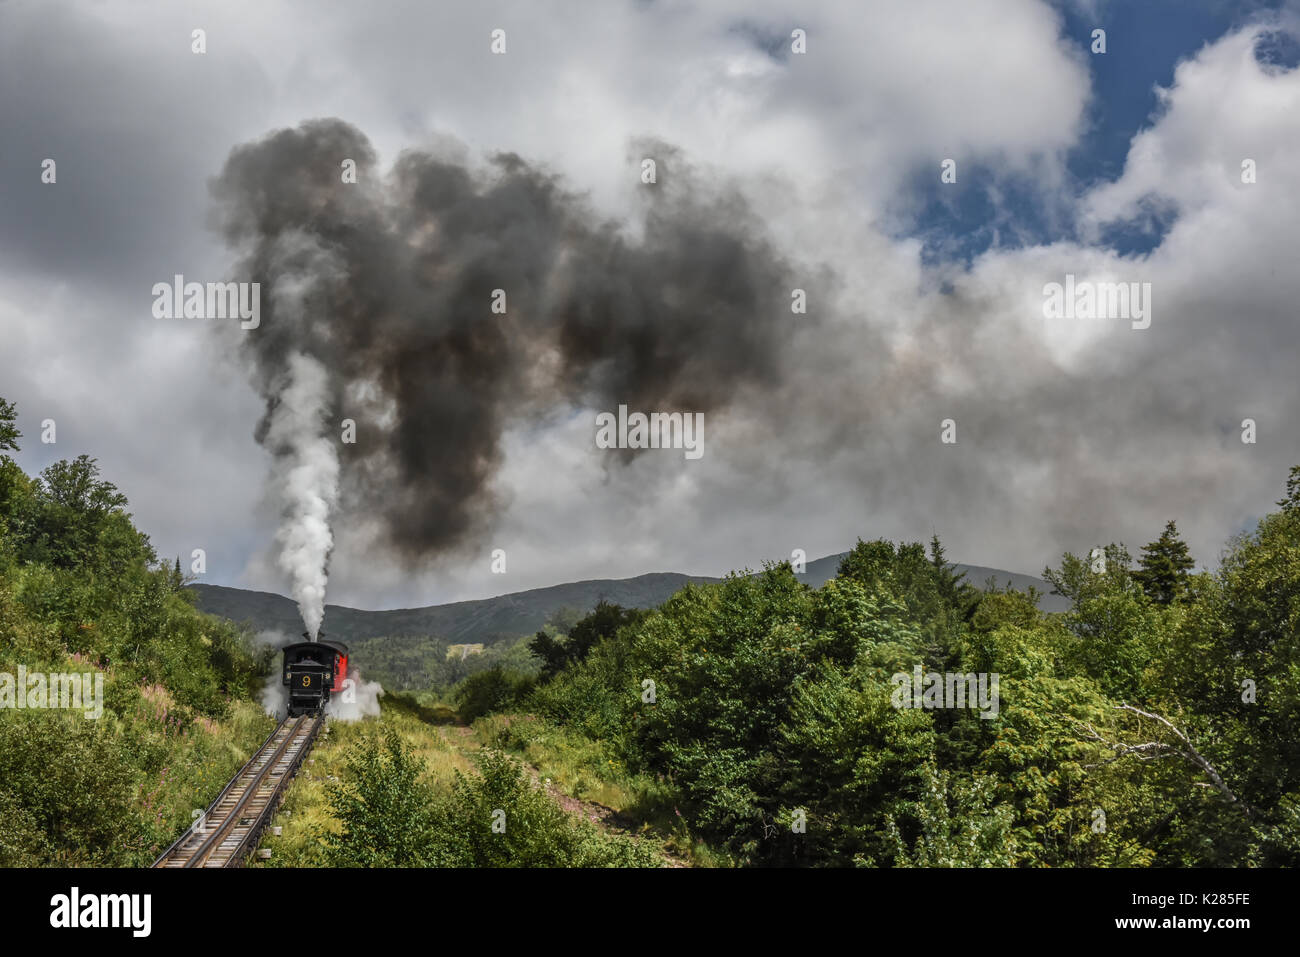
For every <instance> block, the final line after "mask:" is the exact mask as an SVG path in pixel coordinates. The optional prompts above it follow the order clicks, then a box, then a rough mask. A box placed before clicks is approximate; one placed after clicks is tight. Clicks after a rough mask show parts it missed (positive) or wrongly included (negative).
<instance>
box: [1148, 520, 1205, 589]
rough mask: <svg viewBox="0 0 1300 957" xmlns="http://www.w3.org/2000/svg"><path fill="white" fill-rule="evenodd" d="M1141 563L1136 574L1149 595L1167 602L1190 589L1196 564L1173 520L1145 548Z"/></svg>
mask: <svg viewBox="0 0 1300 957" xmlns="http://www.w3.org/2000/svg"><path fill="white" fill-rule="evenodd" d="M1138 564H1139V565H1140V566H1141V567H1140V568H1139V569H1138V570H1137V571H1135V572H1134V573H1133V577H1134V578H1136V579H1137V581H1138V584H1140V585H1141V586H1142V590H1143V591H1144V592H1146V593H1147V596H1148V597H1149V598H1150V599H1151V600H1152V601H1155V602H1159V603H1160V604H1162V605H1168V604H1169V603H1171V602H1172V601H1174V599H1176V598H1178V597H1179V596H1180V595H1182V594H1183V593H1184V592H1185V591H1186V590H1187V583H1188V580H1189V579H1190V577H1191V576H1190V575H1189V574H1188V573H1189V572H1190V571H1191V569H1192V568H1194V567H1195V566H1196V562H1195V561H1194V560H1193V559H1192V555H1191V552H1189V551H1188V550H1187V543H1186V542H1184V541H1183V540H1182V539H1181V538H1179V537H1178V526H1177V525H1176V524H1174V523H1173V522H1172V521H1171V522H1167V523H1166V524H1165V530H1164V532H1162V533H1161V535H1160V537H1159V538H1158V539H1156V540H1155V541H1154V542H1151V543H1149V544H1148V545H1147V546H1146V547H1145V548H1144V549H1143V550H1142V557H1141V558H1140V559H1138Z"/></svg>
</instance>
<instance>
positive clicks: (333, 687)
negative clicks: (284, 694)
mask: <svg viewBox="0 0 1300 957" xmlns="http://www.w3.org/2000/svg"><path fill="white" fill-rule="evenodd" d="M303 637H306V636H305V635H304V636H303ZM347 668H348V648H347V645H345V644H343V643H342V642H340V641H332V640H326V639H324V638H323V637H322V638H321V639H320V640H318V641H300V642H297V643H295V644H292V645H286V646H285V649H284V668H283V672H282V675H281V683H282V684H283V685H285V686H286V687H287V688H288V689H289V714H290V716H293V715H300V714H311V713H314V712H317V711H320V710H321V708H323V707H324V706H325V705H326V703H328V702H329V700H330V694H331V693H332V692H334V691H341V690H342V689H343V680H344V679H345V678H346V677H347Z"/></svg>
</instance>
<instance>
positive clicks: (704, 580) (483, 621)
mask: <svg viewBox="0 0 1300 957" xmlns="http://www.w3.org/2000/svg"><path fill="white" fill-rule="evenodd" d="M846 554H848V553H847V552H841V553H838V554H835V555H827V556H825V557H823V558H819V559H816V560H814V561H811V562H808V563H807V565H806V566H805V571H804V572H802V573H799V574H798V575H797V577H798V578H799V580H800V581H803V582H804V583H806V584H808V585H811V586H812V587H814V588H815V587H820V586H821V585H822V584H824V583H825V582H826V581H828V580H829V579H831V578H833V577H834V576H835V573H836V570H837V569H838V568H839V563H840V561H841V559H843V557H844V556H845V555H846ZM955 568H956V570H957V571H959V572H964V573H965V574H966V581H967V582H968V583H970V584H972V585H974V586H976V587H980V588H982V587H984V585H985V584H986V583H987V582H988V581H989V579H994V580H995V581H996V583H997V584H998V585H999V586H1006V585H1008V584H1009V585H1012V586H1013V587H1015V588H1018V589H1021V590H1025V589H1027V588H1029V587H1030V586H1032V587H1034V588H1037V589H1038V590H1039V592H1041V595H1040V596H1039V602H1038V604H1039V607H1040V608H1042V609H1043V610H1044V611H1063V610H1064V609H1065V608H1066V607H1068V602H1067V601H1066V600H1065V599H1064V598H1062V597H1060V596H1059V595H1052V594H1050V592H1051V585H1050V584H1049V583H1048V582H1046V581H1044V580H1043V579H1041V578H1036V577H1034V576H1032V575H1024V574H1020V573H1018V572H1008V571H1005V570H1003V569H997V568H989V567H987V566H983V565H964V564H958V565H956V566H955ZM722 580H723V579H722V578H714V577H709V576H704V575H686V574H682V573H680V572H647V573H645V574H642V575H636V576H633V577H631V578H593V579H586V580H583V581H577V582H563V583H561V584H558V585H545V586H542V587H540V588H530V589H525V590H524V591H518V592H508V593H506V594H504V595H497V596H494V597H490V598H471V599H466V600H463V601H456V602H445V603H443V604H439V605H423V606H415V607H410V608H392V609H381V610H366V609H360V608H351V607H349V606H346V605H326V606H325V620H324V622H325V623H324V630H325V633H326V634H328V635H330V636H331V637H333V638H336V639H338V640H340V641H344V642H347V641H349V640H358V639H365V638H373V637H379V636H384V637H392V638H402V637H411V638H414V637H425V636H432V637H436V638H439V639H442V640H444V641H446V642H449V643H469V642H484V643H487V644H491V643H493V642H496V641H501V640H506V639H510V638H518V637H519V636H520V635H526V634H531V633H533V632H535V631H537V630H538V629H539V628H541V627H542V625H543V624H545V622H546V621H547V619H548V618H550V616H551V615H552V614H553V613H554V612H556V611H558V610H560V609H562V608H573V609H576V610H578V611H580V612H586V611H589V610H590V609H591V608H592V607H594V606H595V605H596V603H597V602H599V601H601V600H602V599H603V600H605V601H611V602H614V603H615V604H619V605H623V606H625V607H632V608H651V607H654V606H656V605H659V604H662V603H663V602H664V601H666V600H667V599H668V598H669V597H670V596H671V595H673V594H674V593H675V592H677V591H679V590H680V589H681V588H682V587H683V586H684V585H686V584H688V583H693V584H716V583H717V582H720V581H722ZM190 588H191V589H193V590H194V592H195V593H196V595H197V596H198V602H197V606H198V608H199V609H200V610H201V611H204V612H207V613H208V614H212V615H217V616H219V617H222V618H228V619H230V620H232V621H236V622H240V623H246V624H248V625H249V626H250V627H252V628H253V629H254V630H256V631H259V632H260V631H278V632H282V633H284V634H286V635H289V636H293V635H296V634H298V633H299V631H300V630H301V628H302V622H301V619H300V617H299V615H298V609H297V605H296V604H295V603H294V601H293V600H292V599H291V598H286V597H285V596H283V595H279V594H277V593H275V592H266V591H257V590H253V589H245V588H233V587H230V586H227V585H207V584H201V583H195V584H192V585H190Z"/></svg>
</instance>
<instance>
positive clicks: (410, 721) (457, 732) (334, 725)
mask: <svg viewBox="0 0 1300 957" xmlns="http://www.w3.org/2000/svg"><path fill="white" fill-rule="evenodd" d="M376 721H379V722H383V723H385V724H388V725H391V726H393V727H395V728H397V730H398V731H399V733H400V734H401V736H402V739H403V740H404V741H405V742H406V743H407V744H408V745H409V746H411V747H412V748H413V749H414V751H415V754H416V756H417V757H418V758H419V759H420V760H421V761H423V762H424V763H425V765H426V766H427V768H428V770H429V774H430V776H431V777H432V779H433V780H434V781H435V783H436V784H437V785H438V786H439V787H443V788H447V787H450V784H451V780H452V777H453V774H454V773H455V772H456V771H459V772H461V773H462V774H466V775H468V774H471V773H472V772H473V769H474V762H473V754H474V752H475V751H477V750H479V749H480V748H484V747H491V748H499V749H502V750H506V751H509V752H511V753H513V754H514V755H515V756H516V757H519V758H521V759H523V760H524V761H525V763H526V770H527V771H528V773H529V775H530V777H532V778H533V780H534V782H535V783H536V784H537V785H538V786H540V787H544V788H545V789H546V791H547V793H548V794H549V795H550V797H551V798H552V799H553V800H554V801H555V802H556V803H557V804H558V805H559V806H560V807H561V808H563V809H564V810H565V811H566V812H568V813H569V814H571V815H574V816H581V817H585V818H586V819H587V820H589V821H591V822H592V823H594V824H597V825H598V826H600V827H601V828H602V829H603V830H605V831H606V832H608V833H635V834H639V835H641V836H645V837H649V838H651V839H653V840H654V841H655V843H656V844H658V845H660V846H661V847H662V856H663V858H664V861H665V863H666V864H668V865H670V866H682V864H683V863H686V862H691V863H713V862H714V859H713V858H710V857H707V856H699V857H692V856H691V854H690V853H689V851H690V849H691V846H690V842H689V841H688V840H686V838H685V832H684V829H682V828H680V827H679V828H678V829H677V832H676V833H674V832H673V831H672V830H670V829H668V828H666V827H663V828H661V827H656V826H654V824H652V823H651V822H650V821H648V820H646V819H645V818H643V817H638V814H640V813H641V812H642V810H643V809H644V808H645V807H646V806H647V804H648V802H647V800H646V798H647V793H646V792H647V787H646V784H647V782H644V781H638V780H634V779H629V778H628V777H627V776H626V775H622V774H620V773H619V771H618V769H616V768H614V767H612V766H602V762H604V761H606V760H607V759H604V758H602V757H601V756H600V755H599V754H598V747H597V746H595V745H593V744H592V742H589V741H586V740H584V739H579V738H574V737H571V736H569V735H567V734H566V733H565V732H563V731H561V730H559V729H556V728H543V726H542V725H541V723H540V722H539V721H537V719H536V718H535V717H533V716H531V715H495V716H493V717H491V718H486V719H482V720H480V721H478V722H475V723H474V725H473V726H465V725H463V724H459V723H456V722H455V720H454V714H453V713H452V712H450V711H449V710H447V709H445V708H444V709H439V710H434V709H426V708H419V707H413V706H412V705H411V703H410V701H409V699H404V700H394V699H392V698H390V699H385V701H384V708H383V714H382V715H381V717H380V718H379V719H368V720H367V721H365V722H360V723H355V724H344V723H341V722H337V721H335V722H331V723H330V725H329V730H328V733H327V734H324V735H322V736H321V737H320V738H319V739H318V741H317V744H316V746H315V748H314V749H313V751H312V754H311V756H310V757H309V758H308V759H307V761H306V762H304V764H303V767H302V770H300V771H299V773H298V775H297V777H296V778H295V779H294V780H293V782H292V783H291V784H290V786H289V789H288V792H287V793H286V795H285V799H284V802H283V804H282V805H281V808H280V811H279V813H278V814H277V816H276V819H275V821H274V822H273V826H274V827H280V828H281V834H280V835H279V836H276V835H274V834H273V833H272V832H271V831H268V832H267V835H266V836H265V837H264V838H263V840H262V847H264V848H270V849H271V853H272V857H271V860H270V861H259V862H255V863H254V866H267V867H320V866H325V860H326V858H325V849H324V835H325V834H326V833H328V832H330V831H332V830H335V829H337V827H338V825H337V822H336V821H335V820H334V818H333V817H332V815H331V814H330V811H329V805H328V800H327V797H326V785H327V784H328V783H330V782H331V781H333V780H337V779H338V777H339V776H340V775H341V774H342V773H343V766H344V762H345V755H346V753H347V751H348V749H349V747H350V746H351V745H352V744H354V743H355V742H356V741H357V740H358V739H359V738H360V736H361V735H362V734H364V733H366V732H367V731H369V730H370V729H371V728H372V727H373V725H374V724H375V722H376ZM512 728H514V729H515V731H514V732H513V733H512V732H511V729H512ZM658 810H659V812H660V813H659V814H658V817H659V818H660V820H661V821H663V822H664V823H665V824H666V820H667V819H666V818H665V816H664V815H663V814H662V810H663V809H662V808H659V809H658ZM629 811H630V812H632V813H628V812H629ZM669 813H671V812H669ZM701 854H702V855H703V854H704V852H703V849H702V848H701Z"/></svg>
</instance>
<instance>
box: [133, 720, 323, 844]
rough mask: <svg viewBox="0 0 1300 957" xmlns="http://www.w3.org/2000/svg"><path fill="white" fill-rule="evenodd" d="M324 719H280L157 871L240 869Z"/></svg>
mask: <svg viewBox="0 0 1300 957" xmlns="http://www.w3.org/2000/svg"><path fill="white" fill-rule="evenodd" d="M324 720H325V719H324V718H323V717H321V716H320V715H302V716H300V717H297V718H286V719H285V720H284V721H281V722H280V724H279V725H278V726H277V727H276V729H275V730H274V731H272V732H271V734H270V736H269V737H267V739H266V740H265V741H264V742H262V746H261V747H260V748H258V750H257V752H256V753H255V754H254V755H253V756H252V757H251V758H250V759H249V761H248V763H247V764H245V765H244V766H243V767H242V768H241V769H240V770H239V773H238V774H236V775H235V776H234V777H233V778H231V780H230V783H229V784H227V785H226V787H225V789H224V790H223V791H222V792H221V794H219V795H218V796H217V799H216V800H215V801H213V802H212V806H211V807H209V808H208V810H207V813H206V814H204V816H203V817H202V818H200V819H199V822H197V823H196V825H195V826H194V827H191V828H190V829H189V830H188V831H186V832H185V833H184V834H182V835H181V836H180V838H179V839H178V840H177V841H176V843H174V844H173V845H172V846H171V847H169V848H167V850H165V851H163V853H162V855H161V856H160V857H159V858H158V860H156V861H154V864H153V866H154V867H239V866H240V864H242V863H243V861H244V858H245V857H247V856H248V854H249V853H250V852H251V851H252V850H253V848H255V847H256V846H257V842H258V839H259V838H260V837H261V835H262V829H263V828H265V827H266V825H267V824H268V823H269V822H270V820H271V815H272V814H274V813H275V809H276V807H277V806H278V805H279V803H280V799H281V798H282V797H283V796H284V790H285V788H286V787H287V786H288V783H289V780H290V779H291V778H292V777H293V775H294V772H296V771H297V770H298V765H299V764H301V763H302V760H303V758H305V757H306V756H307V752H308V751H310V750H311V745H312V742H313V741H314V740H315V738H316V733H317V732H318V731H319V730H320V728H321V725H322V723H323V722H324Z"/></svg>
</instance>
